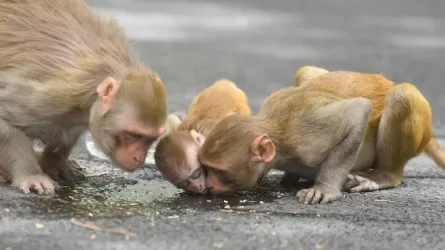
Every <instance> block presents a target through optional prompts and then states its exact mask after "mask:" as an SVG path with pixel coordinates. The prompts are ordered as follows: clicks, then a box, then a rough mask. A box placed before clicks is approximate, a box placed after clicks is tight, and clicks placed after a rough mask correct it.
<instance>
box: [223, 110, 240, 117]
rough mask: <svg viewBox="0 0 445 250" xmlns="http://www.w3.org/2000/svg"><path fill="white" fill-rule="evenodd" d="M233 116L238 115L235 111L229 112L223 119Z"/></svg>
mask: <svg viewBox="0 0 445 250" xmlns="http://www.w3.org/2000/svg"><path fill="white" fill-rule="evenodd" d="M235 114H238V112H236V111H231V112H229V113H227V114H226V116H225V117H229V116H231V115H235Z"/></svg>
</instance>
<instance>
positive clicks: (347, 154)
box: [297, 98, 372, 204]
mask: <svg viewBox="0 0 445 250" xmlns="http://www.w3.org/2000/svg"><path fill="white" fill-rule="evenodd" d="M371 108H372V106H371V103H370V101H369V100H368V99H365V98H354V99H349V100H340V101H336V102H333V103H331V104H328V105H325V106H324V107H322V109H319V110H317V111H316V112H315V114H316V117H317V118H316V119H315V120H314V123H317V121H318V122H319V121H323V122H326V121H328V122H329V123H328V124H332V125H330V127H325V128H324V129H321V130H320V131H318V132H317V131H312V133H307V136H308V138H306V139H307V140H306V141H314V142H316V141H319V142H320V141H321V140H322V141H323V142H324V143H326V144H327V146H326V145H325V146H323V147H322V148H331V150H330V151H329V152H328V153H327V156H326V157H325V158H324V160H323V161H322V162H321V164H319V167H320V170H319V172H318V175H317V177H316V179H315V184H314V185H313V186H312V187H311V188H308V189H303V190H300V191H299V192H298V193H297V196H298V198H299V200H300V202H304V203H305V204H308V203H310V204H316V203H322V204H324V203H327V202H330V201H333V200H336V199H338V198H340V197H341V188H342V185H343V183H344V182H345V180H346V179H347V176H348V174H349V172H350V171H351V170H352V168H353V167H354V164H355V161H356V159H357V156H358V153H359V152H360V146H361V144H362V142H363V140H364V136H365V132H366V126H367V121H368V118H369V115H370V113H371ZM333 114H334V115H333ZM308 125H309V124H308ZM321 135H322V136H321ZM333 135H336V136H333ZM337 136H340V137H339V138H341V140H340V141H338V139H337V138H335V137H337ZM335 143H336V144H335ZM315 145H321V144H320V143H315ZM322 148H318V147H313V148H311V154H313V155H317V152H323V151H324V149H322Z"/></svg>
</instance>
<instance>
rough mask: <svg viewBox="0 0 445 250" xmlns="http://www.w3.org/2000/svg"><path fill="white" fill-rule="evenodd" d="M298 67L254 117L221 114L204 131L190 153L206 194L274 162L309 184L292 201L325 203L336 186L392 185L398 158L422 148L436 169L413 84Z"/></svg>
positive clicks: (337, 192)
mask: <svg viewBox="0 0 445 250" xmlns="http://www.w3.org/2000/svg"><path fill="white" fill-rule="evenodd" d="M307 69H308V68H306V70H307ZM304 71H305V70H303V72H301V71H300V72H297V74H296V76H299V77H300V78H297V79H296V82H297V84H296V87H295V86H292V87H286V88H283V89H281V90H278V91H276V92H274V93H272V94H271V95H270V96H268V97H267V98H266V99H265V101H264V102H263V104H262V105H261V109H260V112H259V113H258V114H257V115H254V116H248V115H244V116H243V115H232V116H229V117H227V118H225V119H223V120H222V121H220V122H219V123H218V124H217V125H216V126H215V127H214V128H213V130H212V131H211V132H210V133H209V134H208V136H207V137H206V139H205V142H204V143H203V145H202V146H201V148H200V150H199V151H198V161H199V162H200V163H201V165H202V166H203V167H204V168H205V169H206V174H207V176H206V185H207V188H208V192H210V193H212V194H215V195H218V194H227V193H232V192H235V191H237V190H240V189H244V188H249V187H251V186H252V184H253V183H254V182H255V180H256V178H258V176H259V175H260V174H261V173H263V172H264V171H267V170H269V169H271V168H276V169H279V170H283V171H285V172H290V173H293V174H297V175H301V176H302V177H304V178H307V179H309V180H311V181H312V182H313V183H314V184H313V185H312V186H311V187H310V188H306V189H301V190H299V191H298V192H297V194H296V196H297V198H298V200H299V201H300V202H303V203H304V204H325V203H328V202H332V201H335V200H337V199H339V198H341V197H342V194H341V192H342V191H343V190H349V191H357V192H358V191H373V190H378V189H383V188H390V187H396V186H397V185H399V184H400V182H401V176H402V175H403V168H404V164H405V163H406V162H407V161H408V159H411V158H413V157H415V156H416V155H418V154H419V153H421V152H422V151H423V150H425V149H426V150H427V151H428V150H429V152H430V153H431V152H433V151H434V150H435V151H434V152H433V154H434V155H436V156H437V157H436V158H437V159H438V160H437V161H436V162H438V163H441V164H439V166H441V167H444V165H443V162H444V161H443V154H441V153H439V152H442V149H441V148H440V146H438V144H437V142H436V141H435V140H434V138H433V137H432V125H431V124H432V112H431V107H430V104H429V102H428V101H427V100H426V99H425V98H424V97H423V95H422V94H421V93H420V91H419V90H418V89H417V88H416V87H415V86H414V85H412V84H410V83H401V84H397V85H395V84H394V83H393V82H391V81H390V80H388V79H386V78H385V77H383V76H382V75H377V74H366V73H359V72H349V71H333V72H327V70H318V71H311V72H304ZM299 79H305V80H303V81H300V80H299ZM300 84H301V85H300ZM430 148H432V149H430ZM433 149H434V150H433ZM374 166H375V167H374ZM373 167H374V168H373ZM401 171H402V172H401ZM351 173H354V174H355V175H353V176H352V177H351Z"/></svg>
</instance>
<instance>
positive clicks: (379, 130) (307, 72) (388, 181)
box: [294, 66, 445, 192]
mask: <svg viewBox="0 0 445 250" xmlns="http://www.w3.org/2000/svg"><path fill="white" fill-rule="evenodd" d="M328 72H329V71H327V70H326V69H323V68H319V67H314V66H304V67H302V68H300V69H299V70H298V71H297V73H296V75H295V83H294V86H296V87H301V88H304V89H306V90H322V91H325V92H329V93H332V94H334V95H337V96H341V97H344V98H353V97H365V98H368V99H370V100H371V102H372V105H373V111H372V114H373V115H372V116H371V118H370V120H369V123H368V131H367V138H369V139H368V140H374V142H373V143H374V145H375V146H374V149H373V150H372V152H363V155H362V156H360V158H363V157H373V161H372V164H369V165H368V167H367V168H365V169H363V171H353V172H352V173H351V174H350V175H349V176H348V181H347V182H346V184H345V189H346V190H349V191H351V192H364V191H375V190H379V189H386V188H393V187H396V186H398V185H400V184H401V183H402V181H403V172H404V168H405V165H406V163H407V162H408V161H409V160H410V159H412V158H414V157H415V156H417V155H419V154H420V153H421V152H422V151H424V152H425V153H426V154H427V155H428V156H429V157H430V158H432V159H433V160H434V161H435V163H436V164H437V165H438V166H439V167H441V168H443V169H445V151H444V150H443V148H442V147H441V146H440V145H439V144H438V143H437V141H436V139H435V138H433V137H432V131H433V128H432V111H431V107H430V105H429V103H428V102H427V101H426V100H425V98H424V97H423V95H422V94H421V93H420V92H419V91H418V90H417V89H416V88H415V87H414V86H413V85H408V84H406V83H403V84H399V85H394V83H393V82H391V81H389V80H387V79H386V78H384V77H383V76H381V75H373V74H364V73H357V72H344V71H343V72H342V71H339V72H331V73H330V74H326V73H328ZM324 74H326V75H324ZM335 74H337V75H338V77H342V79H338V80H336V81H334V80H330V79H331V77H332V76H333V75H335ZM356 74H361V75H362V76H366V80H367V81H363V82H360V81H359V80H360V78H359V77H357V76H355V75H356ZM322 75H324V76H322ZM308 83H309V84H308ZM406 93H409V94H412V96H409V95H406V96H404V95H405V94H406ZM400 105H403V107H399V106H400ZM407 106H408V107H407ZM421 112H425V114H419V113H421ZM371 138H372V139H371ZM370 161H371V160H370Z"/></svg>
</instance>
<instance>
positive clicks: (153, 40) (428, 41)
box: [87, 0, 445, 136]
mask: <svg viewBox="0 0 445 250" xmlns="http://www.w3.org/2000/svg"><path fill="white" fill-rule="evenodd" d="M87 2H88V3H89V4H90V5H91V6H92V7H93V8H94V9H96V10H99V11H101V12H103V13H105V14H106V15H109V16H112V17H115V18H117V19H118V20H119V21H120V22H121V23H122V25H123V26H124V27H125V28H126V31H127V35H128V37H129V38H130V39H131V40H132V42H133V43H134V45H135V47H136V49H137V51H138V52H139V54H140V56H141V58H142V59H143V60H144V61H145V62H146V63H147V64H148V65H149V66H150V67H151V68H152V69H153V70H155V71H157V72H158V73H159V74H160V75H161V78H162V79H163V81H164V83H165V84H166V85H167V87H168V91H169V102H170V110H171V111H181V110H182V111H185V110H186V108H187V106H188V104H189V103H190V101H191V100H192V98H193V97H194V96H195V95H196V94H197V93H198V92H199V91H201V90H202V89H203V88H205V87H206V86H208V85H209V84H211V83H212V82H213V81H215V80H217V79H219V78H229V79H231V80H233V81H235V82H236V83H237V84H238V85H239V86H240V87H241V88H242V89H243V90H244V91H246V93H247V94H248V97H249V102H250V104H251V106H252V108H253V110H254V112H257V111H258V108H259V105H260V104H261V102H262V101H263V99H264V97H266V96H267V95H268V94H270V93H271V92H273V91H275V90H277V89H279V88H282V87H285V86H289V85H290V84H292V80H293V76H294V74H295V72H296V70H297V69H298V68H299V67H300V66H303V65H316V66H321V67H325V68H327V69H328V70H354V71H363V72H369V73H382V74H384V75H385V76H387V77H388V78H390V79H392V80H393V81H395V82H411V83H414V84H415V85H417V86H418V88H419V89H420V90H421V91H422V92H423V93H424V95H425V96H426V97H427V99H429V100H430V101H431V104H432V107H433V112H434V126H435V129H436V131H435V133H436V135H437V136H442V135H444V133H445V129H444V127H443V126H442V124H443V123H444V122H445V111H444V107H445V98H444V97H445V68H444V65H445V26H444V20H445V19H444V18H445V17H444V14H443V13H444V12H445V1H443V0H428V1H419V0H372V1H369V0H336V1H328V0H325V1H322V0H311V1H297V0H273V1H271V0H224V1H222V0H220V1H217V0H207V1H196V0H191V1H176V0H168V1H166V0H89V1H87Z"/></svg>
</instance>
